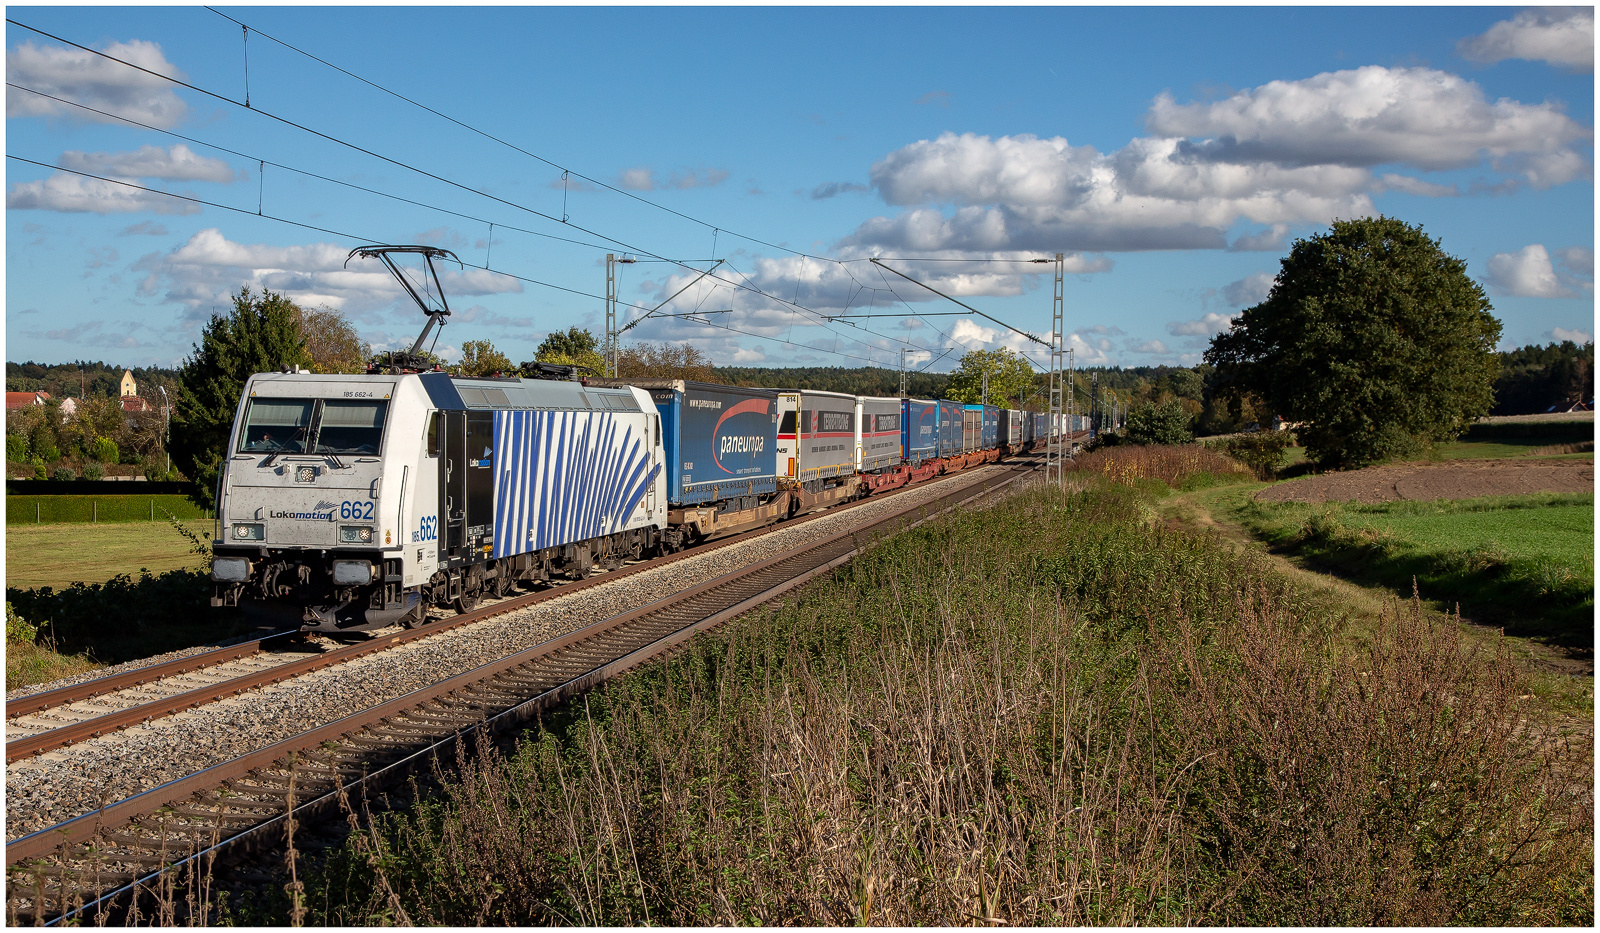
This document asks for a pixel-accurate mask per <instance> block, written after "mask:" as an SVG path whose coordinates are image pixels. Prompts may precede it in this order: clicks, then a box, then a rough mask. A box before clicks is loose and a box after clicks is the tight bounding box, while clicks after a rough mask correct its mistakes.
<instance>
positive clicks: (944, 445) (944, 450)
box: [938, 398, 967, 457]
mask: <svg viewBox="0 0 1600 933" xmlns="http://www.w3.org/2000/svg"><path fill="white" fill-rule="evenodd" d="M938 404H939V456H941V457H955V456H959V455H960V454H961V452H962V451H964V450H966V449H967V448H966V444H965V441H964V439H963V437H964V435H963V433H962V417H963V415H962V411H963V409H962V405H961V403H960V402H953V401H951V400H949V399H943V398H942V399H940V400H939V403H938Z"/></svg>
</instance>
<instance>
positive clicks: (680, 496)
mask: <svg viewBox="0 0 1600 933" xmlns="http://www.w3.org/2000/svg"><path fill="white" fill-rule="evenodd" d="M599 381H600V380H593V379H591V380H590V383H591V384H594V383H597V382H599ZM607 381H610V380H607ZM617 382H619V383H622V382H626V384H628V385H633V386H638V387H639V388H641V389H644V390H645V391H646V392H649V393H650V400H651V401H653V402H655V405H656V410H657V411H658V412H660V413H661V442H662V446H663V448H665V455H666V460H667V463H666V465H667V502H668V503H669V504H670V505H671V506H672V507H673V508H682V507H685V506H696V505H705V504H707V503H712V502H721V501H724V500H729V499H736V498H740V497H744V496H763V495H768V494H771V493H776V492H777V491H778V393H777V392H774V391H772V390H771V389H752V388H741V387H738V386H720V385H710V384H708V383H704V382H687V381H685V380H682V379H628V380H617Z"/></svg>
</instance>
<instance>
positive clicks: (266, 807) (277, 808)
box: [201, 797, 283, 813]
mask: <svg viewBox="0 0 1600 933" xmlns="http://www.w3.org/2000/svg"><path fill="white" fill-rule="evenodd" d="M201 805H202V806H207V807H233V808H234V809H236V810H255V811H257V812H268V813H281V812H283V805H282V804H279V803H274V802H272V801H270V800H241V799H240V798H238V797H207V798H206V799H205V800H203V801H201Z"/></svg>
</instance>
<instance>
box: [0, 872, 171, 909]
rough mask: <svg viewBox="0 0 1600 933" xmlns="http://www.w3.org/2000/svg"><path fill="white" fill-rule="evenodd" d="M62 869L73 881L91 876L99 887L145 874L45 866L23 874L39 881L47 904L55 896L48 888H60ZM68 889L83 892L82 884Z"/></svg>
mask: <svg viewBox="0 0 1600 933" xmlns="http://www.w3.org/2000/svg"><path fill="white" fill-rule="evenodd" d="M63 871H65V872H66V875H67V878H68V879H69V880H71V881H73V882H80V881H81V880H82V879H83V878H93V879H95V881H96V882H97V883H98V885H99V887H100V888H102V889H104V888H109V887H121V886H123V885H127V884H132V883H133V882H135V881H138V880H139V879H140V878H143V877H144V876H145V875H146V874H147V873H146V872H137V871H98V872H97V871H92V870H91V871H82V870H74V869H71V868H68V869H61V868H47V869H42V870H39V871H32V872H25V874H28V875H32V876H33V877H34V878H35V879H37V880H38V881H40V882H41V887H43V888H44V890H45V896H46V897H48V898H50V900H48V901H46V903H47V904H48V903H52V902H54V901H55V898H54V897H52V896H51V891H50V889H51V888H57V889H59V888H61V873H62V872H63ZM70 890H72V891H73V892H74V893H81V892H83V890H84V887H83V885H82V884H74V885H73V886H72V888H71V889H70Z"/></svg>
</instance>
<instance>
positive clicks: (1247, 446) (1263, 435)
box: [1222, 431, 1294, 479]
mask: <svg viewBox="0 0 1600 933" xmlns="http://www.w3.org/2000/svg"><path fill="white" fill-rule="evenodd" d="M1293 445H1294V438H1293V436H1291V435H1290V434H1289V432H1287V431H1255V432H1253V433H1250V434H1241V435H1238V436H1237V437H1230V438H1228V440H1227V441H1225V442H1224V443H1223V445H1222V449H1223V451H1224V452H1225V453H1227V455H1228V456H1230V457H1232V458H1233V459H1235V460H1237V461H1239V462H1240V463H1242V464H1244V465H1245V466H1247V467H1249V468H1250V469H1251V471H1252V472H1254V473H1255V475H1256V479H1273V478H1274V477H1276V476H1277V475H1278V471H1279V470H1281V469H1283V464H1284V461H1285V460H1286V459H1287V456H1288V452H1289V448H1290V447H1291V446H1293Z"/></svg>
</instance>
